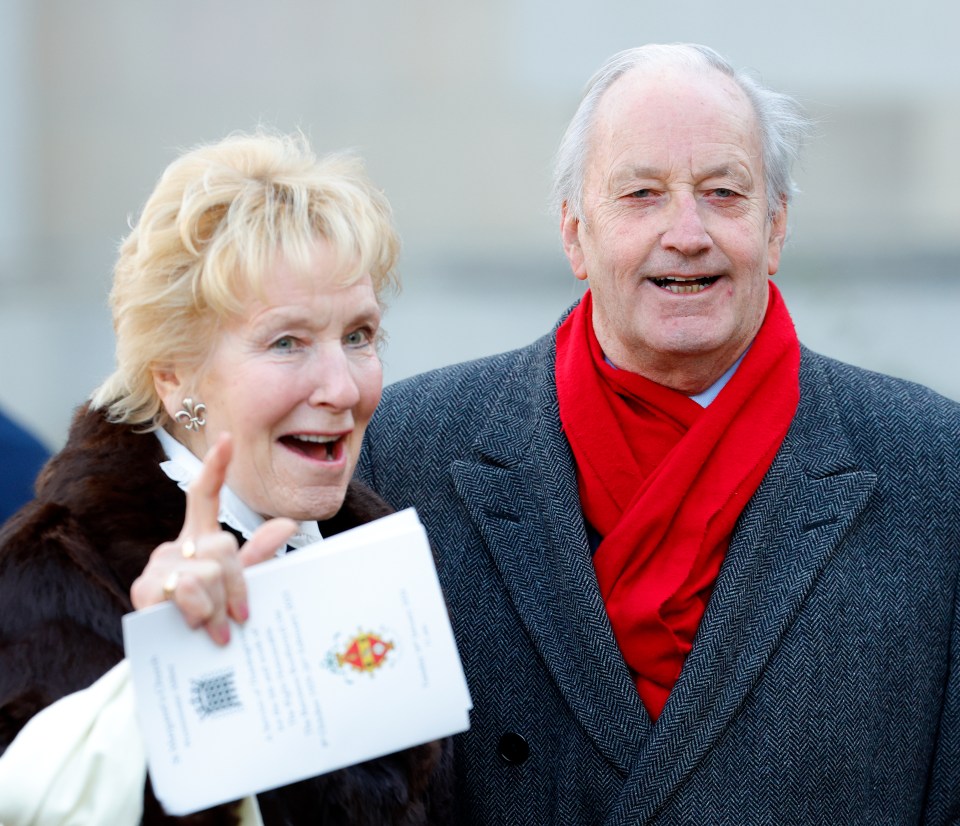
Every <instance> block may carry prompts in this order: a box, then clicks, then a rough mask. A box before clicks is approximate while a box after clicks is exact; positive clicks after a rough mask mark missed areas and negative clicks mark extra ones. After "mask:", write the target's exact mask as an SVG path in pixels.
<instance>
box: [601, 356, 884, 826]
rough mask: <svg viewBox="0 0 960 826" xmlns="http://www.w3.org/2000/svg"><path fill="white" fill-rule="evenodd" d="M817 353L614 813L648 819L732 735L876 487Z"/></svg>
mask: <svg viewBox="0 0 960 826" xmlns="http://www.w3.org/2000/svg"><path fill="white" fill-rule="evenodd" d="M817 358H818V357H817V356H814V355H812V354H811V353H809V352H808V351H804V352H803V359H802V361H801V372H800V388H801V393H800V406H799V408H798V410H797V415H796V417H795V419H794V422H793V424H792V426H791V428H790V432H789V433H788V434H787V437H786V439H785V440H784V443H783V445H782V447H781V449H780V451H779V453H778V454H777V456H776V458H775V460H774V462H773V465H772V466H771V468H770V470H769V472H768V473H767V475H766V477H765V478H764V480H763V483H762V484H761V486H760V488H759V489H758V490H757V492H756V494H755V495H754V497H753V498H752V499H751V501H750V503H749V504H748V506H747V508H746V509H745V510H744V512H743V514H742V515H741V518H740V521H739V522H738V524H737V528H736V531H735V534H734V537H733V540H732V541H731V544H730V548H729V550H728V553H727V557H726V559H725V560H724V563H723V567H722V568H721V571H720V575H719V577H718V579H717V583H716V587H715V589H714V593H713V596H712V597H711V600H710V603H709V605H708V607H707V610H706V613H705V614H704V618H703V621H702V623H701V626H700V629H699V631H698V633H697V637H696V639H695V641H694V645H693V650H692V651H691V654H690V656H689V658H688V659H687V662H686V664H685V665H684V669H683V672H682V673H681V675H680V679H679V681H678V682H677V685H676V687H675V688H674V690H673V692H672V694H671V695H670V699H669V700H668V702H667V705H666V708H665V709H664V712H663V714H662V715H661V717H660V719H659V720H658V722H657V725H656V726H655V727H654V729H653V731H652V733H651V735H650V737H649V739H648V740H647V741H646V742H645V743H644V746H643V750H642V752H641V753H640V755H639V758H638V760H637V762H636V764H635V766H634V769H633V772H632V775H631V782H628V783H627V784H626V786H625V787H624V792H623V794H622V796H621V798H620V800H619V801H618V803H617V805H616V806H615V807H614V810H613V812H611V816H610V819H609V822H611V823H613V822H645V821H646V819H647V818H649V817H651V816H652V815H653V814H654V813H655V812H656V811H657V809H658V808H659V807H660V806H661V805H662V804H663V803H664V802H665V801H666V800H667V798H668V797H669V796H670V795H671V794H672V793H673V792H674V791H675V790H676V789H677V788H678V787H679V786H680V785H681V784H682V783H683V782H684V780H685V779H686V778H687V777H689V775H690V774H691V772H692V771H693V770H694V768H695V767H696V765H697V763H698V762H699V761H700V760H701V759H702V758H703V756H704V755H705V754H706V753H707V752H708V751H709V749H710V748H711V747H712V746H713V745H714V744H715V743H716V742H717V740H718V739H719V738H720V737H721V735H722V734H723V732H724V730H725V729H726V727H727V726H728V724H729V723H730V721H731V720H732V718H733V717H734V716H735V715H736V714H737V713H738V711H739V709H740V707H741V706H742V704H743V702H744V700H745V699H746V697H747V695H748V693H749V692H750V690H751V688H752V687H753V686H754V685H755V684H756V682H757V680H758V679H759V678H760V675H761V674H762V672H763V670H764V668H765V667H766V665H767V663H768V662H769V660H770V658H771V657H772V655H773V653H774V652H775V651H776V649H777V646H778V645H779V643H780V640H781V639H782V637H783V634H784V633H785V632H786V630H787V629H788V628H789V627H790V626H791V624H792V623H793V622H794V620H795V619H796V617H797V615H798V613H799V612H800V611H801V610H802V605H803V602H804V600H805V598H806V596H807V594H808V593H809V591H810V589H811V587H812V586H813V584H814V582H815V580H816V578H817V576H818V575H819V573H820V571H821V570H822V569H823V567H824V566H825V565H826V564H827V562H828V560H829V559H830V557H831V556H832V555H833V553H834V552H835V550H836V548H837V546H838V545H839V543H840V541H841V540H842V538H843V536H844V534H845V533H846V532H847V530H848V528H849V526H850V525H851V523H852V522H853V521H854V520H855V519H856V517H857V515H858V514H859V513H860V512H861V510H862V509H863V507H864V506H865V505H866V502H867V500H868V498H869V496H870V493H871V491H872V490H873V487H874V484H875V482H876V477H875V476H874V475H873V474H872V473H870V472H869V471H866V470H864V469H862V468H859V467H857V465H856V462H855V459H854V457H853V453H852V451H851V449H850V446H849V442H848V441H847V439H846V436H845V434H844V432H843V430H842V428H841V426H840V420H839V417H838V415H837V410H836V405H835V400H834V398H833V396H832V394H831V393H830V391H829V385H828V383H827V381H826V379H825V378H824V377H823V376H822V375H820V374H819V372H820V371H819V368H818V366H817V364H816V359H817Z"/></svg>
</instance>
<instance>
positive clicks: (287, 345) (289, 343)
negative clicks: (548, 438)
mask: <svg viewBox="0 0 960 826" xmlns="http://www.w3.org/2000/svg"><path fill="white" fill-rule="evenodd" d="M293 346H294V340H293V338H292V337H291V336H284V337H283V338H278V339H277V340H276V341H275V342H273V348H274V349H275V350H292V349H293Z"/></svg>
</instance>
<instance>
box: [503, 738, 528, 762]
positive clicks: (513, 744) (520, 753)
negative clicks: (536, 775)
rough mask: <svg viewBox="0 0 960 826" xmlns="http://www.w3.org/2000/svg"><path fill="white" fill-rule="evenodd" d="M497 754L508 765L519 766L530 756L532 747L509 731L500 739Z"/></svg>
mask: <svg viewBox="0 0 960 826" xmlns="http://www.w3.org/2000/svg"><path fill="white" fill-rule="evenodd" d="M497 753H498V754H499V755H500V756H501V757H502V758H503V759H504V760H506V761H507V762H508V763H513V764H519V763H522V762H523V761H524V760H526V759H527V758H528V757H529V756H530V746H529V745H528V744H527V741H526V740H524V739H523V737H521V736H520V735H519V734H515V733H514V732H512V731H508V732H507V733H506V734H504V735H503V737H501V738H500V742H499V743H498V744H497Z"/></svg>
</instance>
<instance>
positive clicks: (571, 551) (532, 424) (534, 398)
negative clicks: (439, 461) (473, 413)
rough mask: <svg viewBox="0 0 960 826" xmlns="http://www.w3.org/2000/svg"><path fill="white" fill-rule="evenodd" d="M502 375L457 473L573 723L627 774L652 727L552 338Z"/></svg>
mask: <svg viewBox="0 0 960 826" xmlns="http://www.w3.org/2000/svg"><path fill="white" fill-rule="evenodd" d="M530 355H531V358H530V359H529V360H528V361H525V362H524V363H523V364H522V366H521V367H520V368H519V369H517V370H516V371H514V373H513V374H512V375H510V376H508V377H507V378H506V379H505V381H504V382H503V384H502V385H501V389H500V393H499V398H498V400H497V402H496V403H495V404H492V405H491V406H490V410H491V418H490V420H489V421H488V423H487V425H486V427H485V429H484V430H483V432H481V433H480V434H479V436H478V438H477V439H476V441H475V443H474V446H473V456H471V457H470V458H469V459H465V460H461V461H458V462H456V463H455V464H454V467H453V481H454V485H455V487H456V490H457V492H458V494H459V496H460V497H461V499H462V501H463V504H464V506H465V507H466V509H467V511H468V512H469V514H470V516H471V518H472V519H473V521H474V523H475V525H476V527H477V529H478V531H479V532H480V534H481V536H482V537H483V539H484V543H485V545H486V547H487V549H488V550H489V553H490V555H491V557H492V559H493V562H494V564H495V565H496V567H497V569H498V571H499V573H500V575H501V577H502V579H503V583H504V586H505V588H506V590H507V592H508V593H509V595H510V598H511V600H512V602H513V604H514V605H515V607H516V610H517V614H518V616H519V617H520V620H521V622H522V623H523V625H524V627H525V630H526V632H527V634H528V635H529V637H530V639H531V641H532V643H533V645H534V647H535V648H536V650H537V652H538V653H539V655H540V657H542V659H543V661H544V663H545V664H546V667H547V669H548V670H549V672H550V674H551V676H552V678H553V680H554V682H555V683H556V685H557V687H558V689H559V690H560V692H561V693H562V694H563V696H564V697H565V699H566V701H567V703H568V704H569V706H570V709H571V712H572V713H573V715H574V716H575V717H576V719H577V720H578V722H579V724H580V725H581V726H582V727H583V729H584V730H585V731H586V732H587V733H588V734H589V736H590V737H591V738H592V739H593V740H594V742H595V743H596V746H597V748H598V749H599V751H600V752H601V753H602V754H604V756H605V757H606V758H607V759H609V760H610V761H611V762H612V763H613V764H614V765H616V766H618V767H619V768H620V770H621V771H622V772H623V773H624V774H626V773H627V772H628V771H629V768H630V766H631V765H632V764H633V761H634V759H635V756H636V754H637V752H638V750H639V748H640V744H641V743H642V742H643V740H644V738H645V737H646V736H647V735H648V733H649V730H650V719H649V717H648V716H647V714H646V712H645V711H644V709H643V705H642V703H641V702H640V700H639V697H638V696H637V693H636V690H635V689H634V686H633V682H632V681H631V680H630V677H629V674H628V672H627V669H626V666H625V664H624V662H623V658H622V656H621V654H620V651H619V649H618V648H617V645H616V642H615V640H614V638H613V633H612V631H611V629H610V624H609V621H608V620H607V616H606V612H605V610H604V606H603V600H602V598H601V597H600V592H599V589H598V588H597V583H596V576H595V574H594V570H593V563H592V561H591V558H590V552H589V549H588V546H587V539H586V535H585V532H584V525H583V516H582V512H581V509H580V503H579V497H578V494H577V483H576V476H575V471H574V467H573V460H572V457H571V455H570V450H569V447H568V446H567V442H566V440H565V438H564V437H563V434H562V432H561V430H560V420H559V413H558V410H557V398H556V389H555V383H554V378H553V361H554V350H553V336H552V335H551V336H549V337H547V338H545V339H542V340H541V342H540V345H539V346H538V347H535V348H533V349H532V351H531V352H530Z"/></svg>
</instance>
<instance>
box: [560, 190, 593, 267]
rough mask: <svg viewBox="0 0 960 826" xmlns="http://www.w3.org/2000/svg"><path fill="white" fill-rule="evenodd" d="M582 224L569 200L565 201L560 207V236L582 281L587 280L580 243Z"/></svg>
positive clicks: (566, 253)
mask: <svg viewBox="0 0 960 826" xmlns="http://www.w3.org/2000/svg"><path fill="white" fill-rule="evenodd" d="M580 225H581V222H580V219H579V218H576V217H574V215H573V212H572V211H571V210H570V209H569V208H568V206H567V202H566V201H564V202H563V206H562V207H561V209H560V237H561V239H563V252H564V254H565V255H566V256H567V260H568V261H569V262H570V268H571V269H572V270H573V274H574V275H575V276H576V277H577V278H579V279H580V280H581V281H585V280H586V278H587V262H586V260H585V258H584V255H583V247H582V246H581V245H580Z"/></svg>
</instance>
